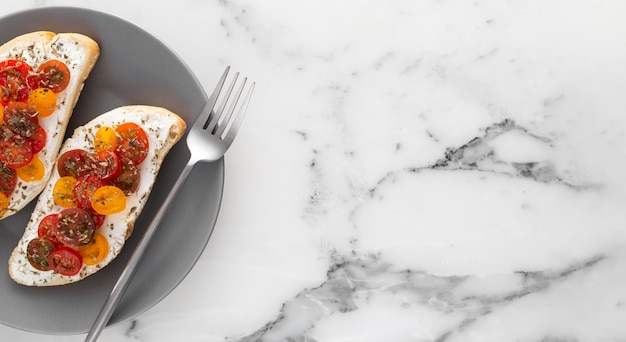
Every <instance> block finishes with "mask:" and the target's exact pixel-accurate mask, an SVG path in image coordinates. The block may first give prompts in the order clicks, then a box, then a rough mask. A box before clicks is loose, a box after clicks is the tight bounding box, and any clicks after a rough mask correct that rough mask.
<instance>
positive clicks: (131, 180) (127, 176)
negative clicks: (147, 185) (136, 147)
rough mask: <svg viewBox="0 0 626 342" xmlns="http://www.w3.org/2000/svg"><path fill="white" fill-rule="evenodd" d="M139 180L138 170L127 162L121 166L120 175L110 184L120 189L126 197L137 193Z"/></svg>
mask: <svg viewBox="0 0 626 342" xmlns="http://www.w3.org/2000/svg"><path fill="white" fill-rule="evenodd" d="M140 179H141V177H140V175H139V169H137V167H136V166H135V165H133V163H130V162H128V163H126V164H124V165H122V173H121V174H120V175H119V176H117V178H115V179H114V180H113V181H112V183H113V185H115V186H117V187H118V188H120V189H122V191H124V194H125V195H126V196H128V195H130V194H132V193H134V192H135V191H137V188H138V187H139V181H140Z"/></svg>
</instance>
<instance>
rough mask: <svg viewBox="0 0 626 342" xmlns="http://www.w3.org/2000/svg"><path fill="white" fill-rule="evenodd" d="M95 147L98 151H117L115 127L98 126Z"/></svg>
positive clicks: (94, 140) (94, 141)
mask: <svg viewBox="0 0 626 342" xmlns="http://www.w3.org/2000/svg"><path fill="white" fill-rule="evenodd" d="M93 147H94V148H95V150H96V152H100V151H105V150H106V151H115V147H117V134H116V133H115V130H114V129H113V127H109V126H102V127H100V128H98V130H97V131H96V134H94V139H93Z"/></svg>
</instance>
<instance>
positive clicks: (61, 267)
mask: <svg viewBox="0 0 626 342" xmlns="http://www.w3.org/2000/svg"><path fill="white" fill-rule="evenodd" d="M48 264H50V267H51V268H52V269H53V270H55V271H57V272H59V273H60V274H62V275H64V276H73V275H76V274H78V272H80V269H81V268H82V267H83V257H82V256H81V255H80V254H79V253H78V252H77V251H75V250H73V249H72V248H69V247H59V248H56V249H54V250H53V251H52V252H51V253H50V255H49V256H48Z"/></svg>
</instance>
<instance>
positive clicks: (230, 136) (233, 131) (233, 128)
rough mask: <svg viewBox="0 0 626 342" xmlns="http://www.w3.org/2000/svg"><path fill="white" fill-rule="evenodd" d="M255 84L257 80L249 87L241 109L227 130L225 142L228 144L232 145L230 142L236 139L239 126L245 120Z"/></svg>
mask: <svg viewBox="0 0 626 342" xmlns="http://www.w3.org/2000/svg"><path fill="white" fill-rule="evenodd" d="M254 85H255V82H252V85H251V86H250V89H248V91H247V92H246V96H245V97H244V98H243V102H242V103H241V106H240V107H239V111H238V112H237V114H236V115H235V117H234V119H233V123H232V124H231V125H230V128H229V129H228V131H227V132H226V136H224V142H225V143H226V144H229V145H230V143H232V142H233V140H234V139H235V136H236V135H237V132H238V131H239V127H240V126H241V123H242V122H243V117H244V116H245V115H246V111H247V110H248V104H249V103H250V98H252V91H253V90H254ZM242 88H243V86H242Z"/></svg>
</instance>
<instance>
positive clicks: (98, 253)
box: [78, 233, 109, 266]
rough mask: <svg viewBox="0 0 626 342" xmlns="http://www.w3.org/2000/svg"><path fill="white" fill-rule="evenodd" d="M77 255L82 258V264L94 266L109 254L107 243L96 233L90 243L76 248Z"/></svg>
mask: <svg viewBox="0 0 626 342" xmlns="http://www.w3.org/2000/svg"><path fill="white" fill-rule="evenodd" d="M78 254H80V255H81V256H82V257H83V264H85V265H89V266H93V265H96V264H97V263H99V262H100V261H102V260H104V258H106V256H107V254H109V242H108V241H107V239H106V238H105V237H104V236H103V235H102V234H100V233H96V234H95V235H94V237H93V239H92V240H91V242H89V243H88V244H86V245H82V246H79V247H78Z"/></svg>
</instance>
